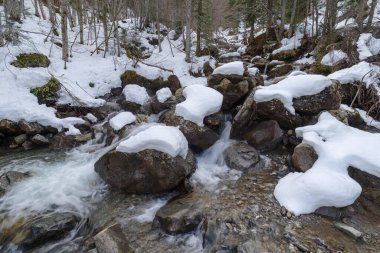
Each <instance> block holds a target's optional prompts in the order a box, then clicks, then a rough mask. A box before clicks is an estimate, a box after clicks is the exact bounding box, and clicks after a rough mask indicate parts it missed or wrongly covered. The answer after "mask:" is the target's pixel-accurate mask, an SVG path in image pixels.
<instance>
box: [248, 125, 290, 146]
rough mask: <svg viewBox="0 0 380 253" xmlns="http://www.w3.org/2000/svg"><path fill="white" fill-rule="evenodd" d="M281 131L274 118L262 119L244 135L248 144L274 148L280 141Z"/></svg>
mask: <svg viewBox="0 0 380 253" xmlns="http://www.w3.org/2000/svg"><path fill="white" fill-rule="evenodd" d="M283 134H284V133H283V131H282V129H281V128H280V126H279V125H278V123H277V122H276V121H275V120H269V121H263V122H260V123H259V124H257V125H256V126H255V127H253V128H252V130H251V131H250V132H248V133H246V134H245V135H244V138H245V139H246V140H247V142H248V143H249V145H251V146H253V147H255V148H258V149H263V150H269V149H274V148H276V147H277V146H278V145H279V144H280V143H281V142H282V136H283Z"/></svg>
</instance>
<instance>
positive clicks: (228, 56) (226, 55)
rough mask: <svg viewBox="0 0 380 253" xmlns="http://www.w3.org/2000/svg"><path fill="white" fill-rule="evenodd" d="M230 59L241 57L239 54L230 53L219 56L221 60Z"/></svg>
mask: <svg viewBox="0 0 380 253" xmlns="http://www.w3.org/2000/svg"><path fill="white" fill-rule="evenodd" d="M230 57H240V53H239V52H230V53H225V54H222V55H220V56H219V58H230Z"/></svg>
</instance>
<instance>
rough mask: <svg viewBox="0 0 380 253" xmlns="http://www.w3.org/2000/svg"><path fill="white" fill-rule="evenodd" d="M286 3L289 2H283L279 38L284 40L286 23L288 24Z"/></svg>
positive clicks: (282, 0)
mask: <svg viewBox="0 0 380 253" xmlns="http://www.w3.org/2000/svg"><path fill="white" fill-rule="evenodd" d="M286 2H287V0H281V25H280V31H279V37H280V39H282V37H283V36H284V31H285V22H286Z"/></svg>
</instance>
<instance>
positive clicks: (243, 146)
mask: <svg viewBox="0 0 380 253" xmlns="http://www.w3.org/2000/svg"><path fill="white" fill-rule="evenodd" d="M224 160H225V161H226V164H227V166H228V167H230V168H231V169H235V170H242V171H245V170H248V169H252V168H254V167H255V165H256V164H257V163H258V162H259V160H260V154H259V152H258V151H257V150H256V149H255V148H254V147H252V146H250V145H248V144H247V143H245V142H242V141H240V142H237V143H234V144H232V145H231V146H229V147H228V148H227V149H226V150H225V151H224Z"/></svg>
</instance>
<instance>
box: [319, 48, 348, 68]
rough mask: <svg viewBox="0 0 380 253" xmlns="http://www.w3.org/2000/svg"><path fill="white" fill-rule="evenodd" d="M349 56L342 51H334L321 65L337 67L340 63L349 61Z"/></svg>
mask: <svg viewBox="0 0 380 253" xmlns="http://www.w3.org/2000/svg"><path fill="white" fill-rule="evenodd" d="M347 58H348V56H347V54H346V53H345V52H343V51H342V50H333V51H331V52H329V53H327V54H326V55H325V56H323V58H322V60H321V64H322V65H325V66H335V65H336V64H338V63H339V62H341V61H343V60H345V59H347Z"/></svg>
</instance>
